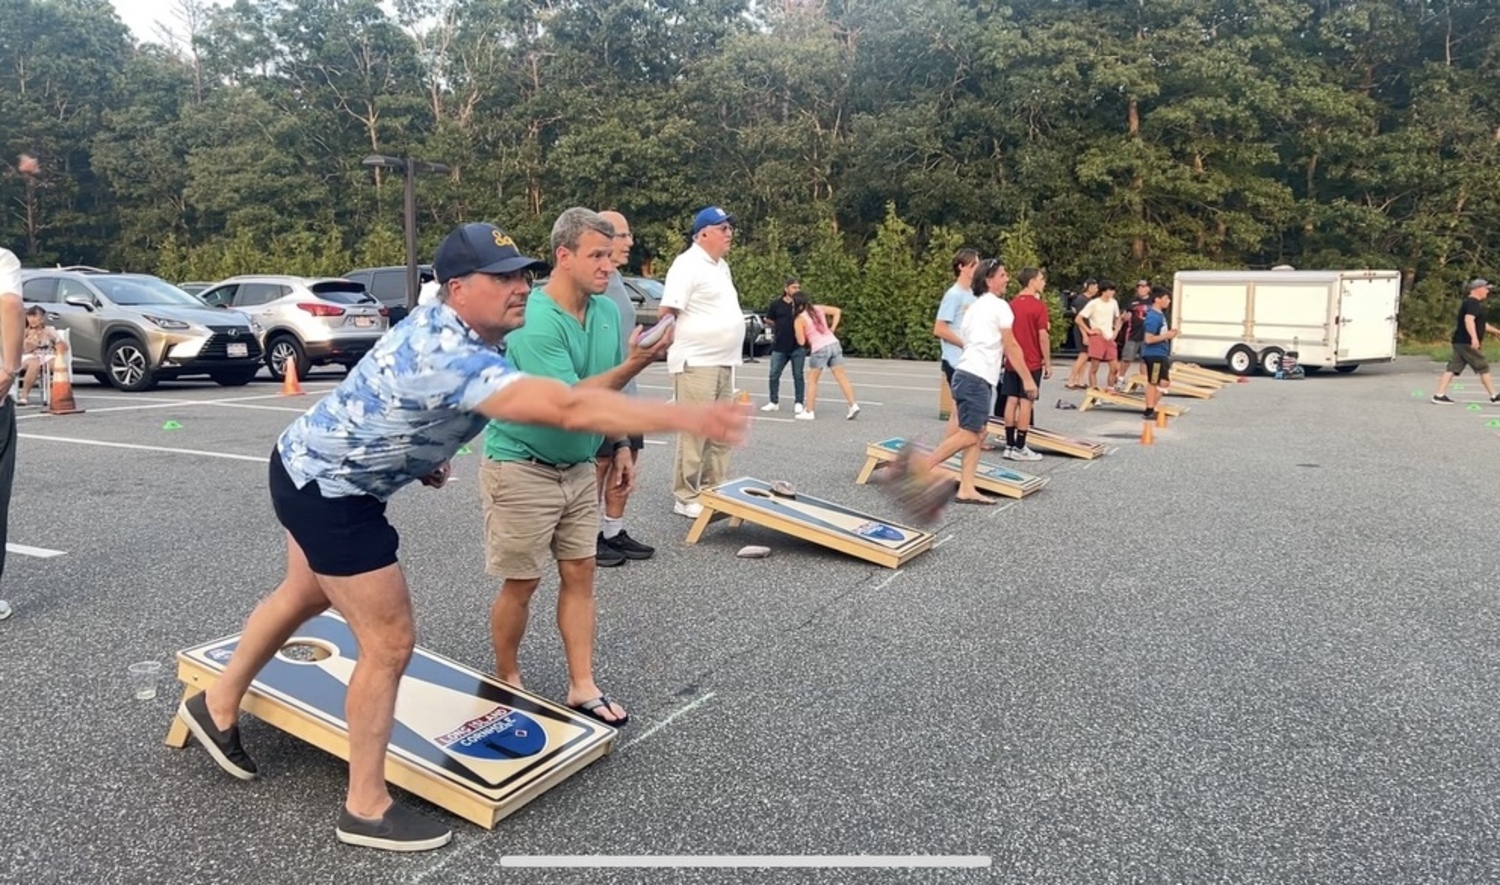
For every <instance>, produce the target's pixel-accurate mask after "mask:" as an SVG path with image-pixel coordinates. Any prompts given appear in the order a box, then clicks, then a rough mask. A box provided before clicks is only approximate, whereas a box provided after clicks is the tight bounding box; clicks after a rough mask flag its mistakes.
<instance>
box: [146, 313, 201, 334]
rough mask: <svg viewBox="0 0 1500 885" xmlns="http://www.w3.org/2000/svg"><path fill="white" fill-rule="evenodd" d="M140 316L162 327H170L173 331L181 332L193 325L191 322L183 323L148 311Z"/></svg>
mask: <svg viewBox="0 0 1500 885" xmlns="http://www.w3.org/2000/svg"><path fill="white" fill-rule="evenodd" d="M141 316H142V317H144V318H146V319H148V320H150V321H151V322H153V323H155V324H156V325H158V326H160V327H161V328H163V329H171V330H172V331H174V332H183V331H186V330H188V329H191V328H192V327H193V324H192V323H184V322H183V321H182V320H174V319H170V318H168V317H156V316H152V315H151V314H149V313H143V314H141Z"/></svg>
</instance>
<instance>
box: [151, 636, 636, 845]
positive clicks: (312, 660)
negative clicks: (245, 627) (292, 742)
mask: <svg viewBox="0 0 1500 885" xmlns="http://www.w3.org/2000/svg"><path fill="white" fill-rule="evenodd" d="M239 640H240V635H238V634H237V635H234V636H228V637H225V638H223V639H216V640H214V641H213V642H208V643H204V644H203V645H199V646H195V647H193V648H189V649H184V650H183V651H179V652H178V653H177V678H178V679H180V680H181V681H182V683H183V686H184V691H183V698H184V699H186V698H189V697H192V696H193V695H195V694H198V693H199V692H201V691H204V690H206V689H207V688H208V687H209V686H211V685H213V684H214V683H215V682H216V681H217V680H218V678H219V676H220V675H222V674H223V672H224V665H225V664H226V663H228V661H229V658H230V655H231V654H232V653H233V652H234V648H235V646H236V645H238V644H239ZM293 653H302V654H301V655H300V656H299V657H293V656H292V654H293ZM319 655H322V656H321V657H320V656H319ZM358 658H359V650H358V646H357V645H356V643H355V641H354V634H353V632H352V631H351V630H350V629H349V625H348V623H347V622H346V621H345V620H344V619H343V618H342V617H340V616H339V615H338V614H336V613H333V612H326V613H324V614H321V615H319V616H317V617H315V618H313V619H311V620H309V621H308V622H307V623H305V624H303V625H302V626H301V627H299V628H297V631H296V632H295V633H294V634H293V635H292V638H291V639H290V640H288V641H287V644H286V645H285V646H283V648H282V651H281V652H278V653H277V654H276V655H275V656H274V657H273V658H271V661H270V662H269V663H267V664H266V666H265V668H264V669H262V670H261V672H260V673H259V674H258V675H257V676H256V678H255V681H254V682H253V683H251V685H250V691H249V692H248V693H246V695H245V699H244V702H243V704H242V705H241V707H242V709H243V710H244V711H245V712H247V713H249V714H250V715H252V716H254V717H256V718H257V719H260V720H262V721H264V722H265V723H267V724H268V725H271V726H272V727H274V728H278V729H280V730H282V731H284V732H286V733H287V734H290V735H292V736H293V737H296V738H299V739H301V740H304V741H306V742H308V743H310V744H312V745H313V746H315V747H318V748H319V749H322V750H325V751H327V752H329V753H332V754H333V755H335V756H337V757H339V758H340V759H343V760H345V761H348V759H349V732H348V726H347V723H346V722H345V721H344V701H345V697H346V693H347V688H348V686H347V675H348V672H349V671H351V670H352V669H353V666H354V662H355V661H357V660H358ZM617 735H618V732H617V731H616V730H615V729H614V728H611V727H610V726H608V725H605V724H604V723H602V722H599V721H597V720H595V719H592V718H590V717H588V716H584V715H581V714H579V713H577V712H575V711H573V710H569V709H568V708H567V707H563V706H560V705H558V704H554V703H552V702H551V701H548V700H546V699H545V698H541V697H538V696H536V695H533V694H529V693H527V692H524V691H520V690H518V689H515V688H513V687H511V686H508V685H506V684H504V683H502V682H499V681H497V680H495V679H493V678H491V677H489V676H486V675H484V674H482V673H480V672H478V671H477V670H473V669H470V668H469V667H465V666H464V665H463V664H460V663H458V662H457V661H453V660H450V659H448V658H445V657H443V656H442V655H439V654H434V653H433V652H430V651H427V650H426V649H423V648H420V647H419V648H417V649H416V650H415V651H414V652H413V653H412V659H411V663H409V664H408V665H407V667H406V672H405V674H404V675H403V676H402V679H401V688H400V691H399V692H398V694H397V697H396V724H395V727H394V728H393V729H392V731H391V740H390V745H389V747H388V748H387V750H386V757H385V779H386V780H387V781H389V782H390V783H392V784H394V785H396V786H398V787H400V788H401V789H403V790H406V791H408V792H410V793H414V794H416V795H418V796H421V797H422V798H423V799H426V800H427V801H429V802H431V803H433V804H434V805H438V806H440V807H442V808H446V809H447V810H448V811H451V812H453V813H454V814H456V815H458V816H459V817H461V818H463V819H464V820H467V821H470V822H471V823H475V824H478V825H479V826H481V827H484V828H486V829H492V828H494V826H495V825H496V824H497V823H499V821H500V820H501V819H502V818H504V817H506V816H507V815H509V814H512V813H513V812H515V811H516V810H517V809H519V808H521V806H523V805H525V804H526V803H528V802H530V801H531V800H533V799H535V798H537V797H538V796H540V795H542V794H543V793H545V792H547V791H548V790H550V789H551V788H553V787H555V786H557V785H558V784H560V783H562V782H563V781H564V780H566V779H568V778H569V777H571V776H572V775H573V774H575V773H577V772H578V771H580V770H581V769H583V768H584V767H586V766H588V765H589V764H590V763H591V762H593V761H595V760H596V759H599V758H600V757H602V756H604V755H606V754H607V753H609V752H610V750H611V749H612V748H613V744H614V741H615V738H616V737H617ZM190 738H191V734H190V732H189V731H188V729H187V726H185V725H183V724H182V721H181V720H180V719H178V718H177V716H176V715H174V716H173V717H172V727H171V728H170V729H169V730H168V732H167V739H166V743H167V746H169V747H176V748H179V749H180V748H182V747H185V746H187V744H188V741H189V740H190Z"/></svg>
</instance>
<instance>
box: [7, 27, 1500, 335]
mask: <svg viewBox="0 0 1500 885" xmlns="http://www.w3.org/2000/svg"><path fill="white" fill-rule="evenodd" d="M177 3H178V12H179V13H180V15H179V20H180V21H181V22H182V23H183V25H184V27H183V29H182V32H181V33H179V34H177V35H176V39H175V40H173V41H169V42H168V44H167V45H159V44H154V43H153V44H140V43H136V42H134V41H133V40H132V39H131V37H130V35H129V34H128V33H127V31H126V30H125V28H124V27H123V25H121V23H120V22H119V21H118V19H117V18H116V17H115V15H114V13H113V11H112V9H111V7H110V5H109V3H108V2H107V0H0V133H3V135H0V139H3V147H4V150H5V161H4V163H3V164H0V243H4V244H5V245H6V246H9V247H11V248H13V249H15V250H16V251H17V252H18V253H19V254H21V255H22V256H23V258H24V260H25V261H26V262H27V263H28V264H31V265H42V264H48V263H52V262H63V263H88V264H97V265H103V266H110V267H119V268H129V269H137V270H151V271H155V272H159V273H161V274H163V275H165V276H168V277H171V278H174V279H179V280H187V279H202V280H211V279H214V278H217V277H220V276H224V275H227V274H230V273H237V272H245V271H284V272H296V273H309V274H311V273H326V274H336V273H341V272H344V271H347V270H349V269H351V268H352V267H353V266H355V265H368V264H386V263H399V262H400V261H401V260H402V259H403V245H402V237H401V232H400V229H399V226H400V219H401V211H402V187H401V184H402V183H401V181H400V180H399V176H392V175H390V173H389V170H384V169H378V170H377V169H371V168H369V167H364V166H362V165H361V164H360V160H361V159H362V158H363V157H364V156H365V155H367V154H371V153H381V154H391V155H398V156H400V155H412V156H416V157H419V158H422V159H427V160H432V161H438V162H442V163H444V164H445V165H447V166H448V167H449V168H450V170H451V172H450V173H449V174H447V175H426V176H423V177H421V178H420V179H419V181H418V184H417V189H418V204H419V208H420V219H419V222H420V234H419V237H420V241H421V245H422V250H423V252H424V254H427V255H430V254H431V251H432V249H433V248H434V247H435V246H436V244H437V242H438V241H439V240H440V239H441V237H442V236H443V235H444V233H446V231H447V230H449V229H450V228H451V227H452V226H453V225H454V224H456V223H458V222H460V221H464V220H473V219H491V220H495V221H497V222H499V223H501V224H503V225H504V226H506V227H507V228H508V229H509V230H511V231H512V233H513V234H514V235H515V236H516V237H517V238H518V239H519V240H521V241H522V242H524V243H530V244H533V246H532V248H533V249H536V250H543V244H544V243H545V241H546V237H547V234H548V231H549V229H550V226H551V220H552V219H553V218H554V217H555V216H556V214H557V213H558V212H559V211H561V210H562V209H564V208H566V207H568V206H571V205H580V204H581V205H589V206H594V207H597V208H616V209H620V210H622V211H624V212H625V213H627V214H628V215H629V217H630V218H631V221H632V226H633V228H634V230H635V232H636V236H637V252H636V254H635V255H634V256H633V263H634V264H635V265H636V267H635V268H634V269H637V270H643V271H646V272H651V271H656V272H657V273H660V272H661V270H662V269H663V268H664V266H665V262H666V261H668V260H670V258H671V257H672V256H673V255H675V254H676V252H677V251H679V250H680V249H682V248H683V247H684V245H685V244H686V226H687V224H688V221H689V219H690V218H691V217H692V213H693V212H694V211H695V210H696V209H698V208H699V207H701V206H704V205H708V204H719V205H723V206H725V207H726V208H728V209H729V210H730V211H732V212H734V213H735V214H736V215H737V216H738V218H739V220H740V228H739V231H738V237H737V243H736V247H735V250H736V251H735V252H734V253H733V256H732V259H731V260H732V261H733V263H734V267H735V274H736V279H737V280H738V282H739V285H740V287H741V290H742V293H743V297H744V300H745V303H746V304H747V306H755V307H762V306H764V305H765V303H766V302H767V301H769V300H770V299H771V298H772V297H774V296H775V295H776V294H777V293H778V292H779V291H780V288H781V282H782V279H783V278H784V277H785V276H786V275H788V274H789V273H794V274H797V275H799V276H800V277H801V278H802V280H803V283H804V286H805V288H806V289H807V290H808V291H809V292H810V293H811V294H812V295H813V296H814V297H815V298H817V299H818V300H820V301H825V302H827V303H832V304H838V305H840V306H842V307H844V308H845V309H846V312H847V313H846V316H847V319H846V326H845V329H846V332H845V337H846V339H847V342H846V343H847V345H848V346H849V347H850V349H851V350H853V351H856V352H859V353H865V354H873V355H899V356H914V357H922V358H929V357H931V356H932V355H934V354H935V352H936V345H935V342H934V341H933V340H932V338H931V334H930V329H931V314H932V312H933V310H934V308H935V306H936V302H937V300H938V298H939V297H940V294H941V292H942V291H943V289H944V288H946V286H947V284H948V279H949V274H948V261H949V258H950V257H951V255H952V252H953V250H954V249H955V248H957V247H958V246H960V245H966V244H967V245H973V246H976V247H977V248H980V249H981V250H983V251H985V252H987V253H991V254H993V253H995V252H996V251H998V252H999V253H1000V254H1002V255H1003V256H1004V257H1005V258H1006V259H1007V262H1008V263H1009V264H1010V265H1011V267H1012V268H1013V269H1018V268H1020V267H1021V266H1023V265H1026V264H1033V263H1035V264H1039V265H1041V266H1045V267H1047V268H1048V272H1049V278H1050V279H1051V281H1052V285H1053V287H1054V288H1058V287H1063V286H1070V285H1074V284H1076V282H1077V281H1078V280H1081V279H1082V278H1084V277H1086V276H1108V277H1111V278H1113V279H1116V280H1122V279H1133V278H1135V277H1137V276H1148V277H1153V278H1160V279H1165V278H1167V277H1169V276H1170V274H1172V273H1173V272H1175V271H1177V270H1181V269H1191V268H1209V267H1269V266H1272V265H1276V264H1293V265H1296V266H1299V267H1351V268H1352V267H1382V268H1396V269H1399V270H1400V271H1401V272H1402V273H1403V277H1404V280H1405V284H1406V285H1405V289H1406V296H1405V304H1404V307H1403V311H1402V325H1403V330H1404V332H1405V333H1406V334H1407V335H1409V336H1413V337H1417V338H1430V337H1437V336H1439V335H1441V334H1442V333H1443V331H1444V330H1445V329H1446V327H1447V325H1448V324H1449V323H1450V322H1451V317H1452V314H1453V309H1454V306H1455V304H1456V301H1457V299H1458V297H1459V284H1460V282H1461V281H1462V280H1464V279H1465V278H1468V277H1471V276H1475V275H1479V274H1494V273H1500V269H1497V268H1495V267H1494V266H1493V265H1494V263H1495V262H1496V259H1497V254H1500V221H1497V220H1496V219H1500V7H1497V6H1496V5H1495V4H1494V3H1493V2H1492V0H1152V2H1150V3H1137V2H1131V3H1125V2H1117V0H1012V2H1010V3H1008V4H1002V3H998V2H993V0H924V2H921V3H909V2H897V0H546V2H541V0H396V2H395V3H393V4H382V3H379V2H376V0H235V2H234V3H233V5H229V6H212V5H207V4H205V3H204V2H203V0H177ZM23 151H24V152H27V153H32V154H36V155H38V156H39V157H40V158H41V160H42V162H43V165H44V170H43V174H42V175H41V176H40V177H37V178H28V177H23V176H20V175H18V174H17V173H16V171H15V169H14V168H13V167H12V166H11V165H10V164H11V163H13V162H14V161H15V157H16V156H17V155H18V154H20V153H21V152H23ZM1053 303H1054V306H1055V305H1056V302H1055V300H1054V302H1053ZM1058 325H1059V327H1060V326H1061V324H1060V323H1059V324H1058Z"/></svg>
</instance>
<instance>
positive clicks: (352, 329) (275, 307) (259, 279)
mask: <svg viewBox="0 0 1500 885" xmlns="http://www.w3.org/2000/svg"><path fill="white" fill-rule="evenodd" d="M198 297H199V298H202V299H203V300H204V301H206V302H207V303H208V304H209V306H211V307H224V308H233V309H234V310H237V311H240V312H242V313H246V314H249V315H250V317H251V318H252V319H254V320H255V321H256V322H257V323H259V324H260V326H261V328H263V329H265V352H266V366H267V368H269V369H270V370H271V377H273V378H275V379H276V380H278V381H279V380H281V378H282V376H283V374H284V373H285V367H286V363H287V360H293V361H295V363H296V365H297V377H298V378H305V377H307V373H308V371H309V370H310V369H311V368H312V367H313V366H323V365H328V364H330V363H338V364H340V365H342V366H344V368H345V369H352V368H354V364H355V363H357V362H359V361H360V358H361V357H363V356H364V355H365V353H366V352H367V351H369V349H370V348H372V347H374V346H375V342H376V341H379V340H380V336H382V335H384V334H385V332H386V329H388V328H389V327H390V311H388V310H386V309H385V308H384V307H382V306H381V305H380V303H379V302H378V301H376V300H375V299H374V298H373V297H371V296H370V294H369V293H368V292H366V291H365V287H364V286H361V285H360V284H359V283H356V282H352V281H350V280H345V279H338V278H333V277H289V276H241V277H230V278H229V279H227V280H223V281H221V282H219V283H215V284H214V285H213V286H211V287H210V288H208V289H207V290H205V291H204V292H202V293H201V294H200V295H199V296H198Z"/></svg>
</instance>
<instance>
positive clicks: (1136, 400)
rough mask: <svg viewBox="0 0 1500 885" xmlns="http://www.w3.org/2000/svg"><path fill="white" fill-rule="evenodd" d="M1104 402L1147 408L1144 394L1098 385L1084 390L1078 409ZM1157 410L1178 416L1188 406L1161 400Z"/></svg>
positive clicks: (1139, 408)
mask: <svg viewBox="0 0 1500 885" xmlns="http://www.w3.org/2000/svg"><path fill="white" fill-rule="evenodd" d="M1100 403H1104V404H1106V405H1111V406H1121V407H1123V408H1127V409H1136V410H1138V411H1145V410H1146V398H1145V397H1143V396H1131V395H1129V394H1124V393H1115V392H1114V391H1113V390H1104V389H1102V388H1098V387H1090V388H1089V389H1088V390H1086V391H1084V394H1083V403H1082V404H1081V405H1079V407H1078V411H1080V412H1087V411H1088V410H1089V409H1092V408H1093V407H1095V406H1097V405H1099V404H1100ZM1156 410H1157V411H1158V412H1161V413H1162V414H1163V415H1166V416H1167V417H1168V418H1177V417H1180V416H1181V415H1183V414H1184V413H1186V412H1187V410H1188V407H1187V406H1174V405H1171V404H1169V403H1163V402H1159V403H1157V404H1156Z"/></svg>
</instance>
